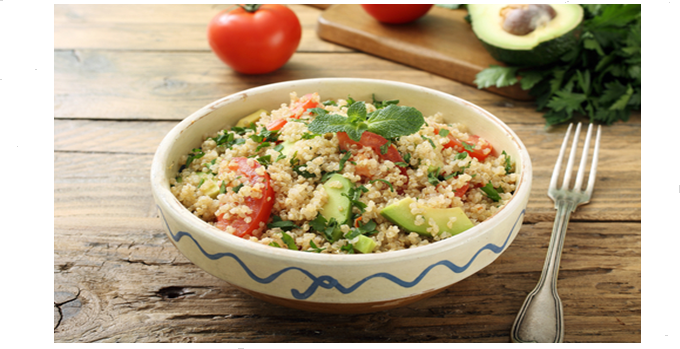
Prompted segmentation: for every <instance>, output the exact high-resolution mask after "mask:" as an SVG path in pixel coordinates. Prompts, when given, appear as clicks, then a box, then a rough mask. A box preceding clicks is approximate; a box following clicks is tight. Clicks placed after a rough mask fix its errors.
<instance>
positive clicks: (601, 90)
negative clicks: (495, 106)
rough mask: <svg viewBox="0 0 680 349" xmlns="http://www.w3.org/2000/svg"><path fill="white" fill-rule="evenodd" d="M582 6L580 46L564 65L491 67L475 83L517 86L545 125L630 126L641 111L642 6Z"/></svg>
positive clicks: (479, 85) (561, 62) (482, 86)
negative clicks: (578, 120) (581, 119)
mask: <svg viewBox="0 0 680 349" xmlns="http://www.w3.org/2000/svg"><path fill="white" fill-rule="evenodd" d="M581 6H582V7H583V9H584V18H583V22H582V23H581V28H582V30H581V33H580V35H579V42H578V43H577V44H576V45H574V47H573V48H572V49H571V50H570V51H569V52H567V53H566V54H564V55H563V56H562V57H561V59H560V60H558V61H557V62H555V63H552V64H549V65H547V66H540V67H521V66H507V67H501V66H498V65H491V66H490V67H489V68H486V69H484V70H482V71H481V72H479V74H477V76H476V79H475V84H477V86H478V87H479V88H487V87H491V86H496V87H504V86H511V85H516V84H519V85H520V87H521V88H522V89H523V90H529V94H531V95H532V96H534V97H536V106H537V110H539V111H541V110H542V111H544V114H543V118H545V120H546V126H550V125H555V124H560V123H564V122H567V121H569V120H571V119H572V118H573V116H574V114H577V115H578V114H581V115H584V116H587V117H588V118H590V122H600V123H604V124H607V125H611V124H612V123H614V122H616V121H618V120H623V121H627V120H628V118H629V117H630V114H631V112H632V111H637V110H640V109H641V107H642V68H641V67H642V5H640V4H587V5H585V4H584V5H581ZM518 76H519V78H518Z"/></svg>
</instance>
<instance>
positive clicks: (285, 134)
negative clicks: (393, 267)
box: [170, 92, 519, 254]
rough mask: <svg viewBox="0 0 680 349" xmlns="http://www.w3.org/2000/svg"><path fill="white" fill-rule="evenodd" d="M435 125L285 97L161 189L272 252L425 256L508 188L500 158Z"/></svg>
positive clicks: (480, 217) (503, 198) (380, 106)
mask: <svg viewBox="0 0 680 349" xmlns="http://www.w3.org/2000/svg"><path fill="white" fill-rule="evenodd" d="M282 102H283V101H282ZM443 113H446V111H445V110H444V111H440V112H438V113H436V114H434V115H429V116H424V115H422V113H421V112H420V111H418V110H417V109H416V108H414V107H412V106H402V105H400V104H399V101H398V100H376V98H375V95H374V96H373V98H372V99H371V100H370V101H369V100H367V101H355V100H354V99H353V98H351V95H348V97H347V98H346V99H337V100H323V99H322V98H321V96H319V95H318V94H317V93H311V94H307V95H304V96H298V95H297V94H296V93H294V92H293V93H291V94H290V101H289V102H288V103H282V104H281V107H280V108H278V109H275V110H272V111H265V110H258V111H256V112H254V113H252V114H250V115H247V116H245V117H243V118H242V119H241V120H240V121H239V122H238V123H237V124H236V125H235V126H233V127H229V128H228V129H225V130H221V131H219V132H216V133H214V134H211V135H206V137H205V138H204V140H203V142H202V143H201V144H200V146H199V147H197V148H195V149H193V150H192V151H191V152H190V153H188V154H186V155H184V156H182V157H181V158H180V159H178V161H179V163H180V164H181V166H180V168H179V171H178V173H177V175H176V177H175V178H172V179H171V180H170V189H171V191H172V193H173V194H174V195H175V197H176V198H177V199H178V200H179V201H180V202H181V203H182V204H183V205H184V206H185V207H186V208H187V209H188V210H189V211H191V212H192V213H193V214H194V215H196V216H197V217H199V218H201V219H202V220H204V221H205V222H207V223H208V224H211V225H214V226H215V227H217V228H219V229H220V230H222V231H224V234H232V235H235V236H237V237H240V238H244V239H248V240H250V241H252V242H255V243H260V244H264V245H268V246H271V247H272V248H284V249H292V250H298V251H305V252H311V253H333V254H352V253H383V252H389V251H395V250H401V249H408V248H415V247H418V246H423V245H427V244H431V243H434V242H437V241H439V240H443V239H446V238H449V237H451V236H454V235H456V234H459V233H461V232H463V231H465V230H467V229H469V228H471V227H473V226H475V225H477V224H479V223H481V222H483V221H485V220H486V219H489V217H491V216H493V215H494V214H495V213H496V212H498V211H499V210H501V209H502V208H503V206H504V205H505V204H506V203H507V202H508V201H509V200H510V198H511V197H512V195H513V192H514V191H515V187H516V185H517V181H518V179H519V176H518V174H517V173H516V171H515V163H514V161H513V159H512V158H511V157H510V156H509V155H508V154H506V152H505V151H503V150H502V149H494V148H493V146H492V144H491V143H490V142H489V141H487V140H485V139H483V138H481V137H479V136H477V135H475V134H472V133H470V132H469V131H468V129H467V127H466V126H465V125H463V124H460V123H453V124H451V123H446V122H445V121H444V117H443V115H444V114H443ZM452 116H453V117H455V115H452Z"/></svg>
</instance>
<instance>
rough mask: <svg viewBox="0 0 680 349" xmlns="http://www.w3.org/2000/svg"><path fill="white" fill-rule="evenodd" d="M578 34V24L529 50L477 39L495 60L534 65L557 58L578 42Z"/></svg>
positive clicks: (512, 63)
mask: <svg viewBox="0 0 680 349" xmlns="http://www.w3.org/2000/svg"><path fill="white" fill-rule="evenodd" d="M580 34H581V26H578V27H576V28H575V29H572V30H571V31H570V32H568V33H566V34H564V35H562V36H560V37H557V38H554V39H552V40H549V41H544V42H542V43H540V44H538V45H537V46H536V47H534V48H533V49H531V50H508V49H504V48H500V47H496V46H493V45H491V44H488V43H486V42H485V41H484V40H482V39H479V38H478V39H479V41H480V42H481V43H482V46H484V48H485V49H486V50H487V51H488V52H489V54H491V57H493V58H494V59H495V60H497V61H500V62H503V63H506V64H510V65H514V66H520V67H536V66H541V65H547V64H550V63H553V62H556V61H557V60H559V59H560V57H562V56H563V55H564V54H566V53H567V52H569V50H571V49H572V48H574V47H575V46H576V45H577V44H578V41H579V36H580Z"/></svg>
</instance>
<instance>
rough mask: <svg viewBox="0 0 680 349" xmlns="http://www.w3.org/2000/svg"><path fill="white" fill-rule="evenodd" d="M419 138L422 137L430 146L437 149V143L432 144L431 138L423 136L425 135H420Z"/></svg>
mask: <svg viewBox="0 0 680 349" xmlns="http://www.w3.org/2000/svg"><path fill="white" fill-rule="evenodd" d="M420 138H422V139H424V140H426V141H428V142H430V145H431V146H432V149H437V145H436V144H434V141H433V140H431V139H429V138H427V137H425V136H420Z"/></svg>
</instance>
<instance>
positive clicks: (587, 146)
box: [549, 123, 601, 196]
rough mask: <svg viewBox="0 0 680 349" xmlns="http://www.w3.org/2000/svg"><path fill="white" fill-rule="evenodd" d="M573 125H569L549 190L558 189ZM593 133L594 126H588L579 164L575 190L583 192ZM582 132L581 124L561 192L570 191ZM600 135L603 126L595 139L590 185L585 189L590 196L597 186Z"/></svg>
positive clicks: (598, 129) (572, 147) (577, 129)
mask: <svg viewBox="0 0 680 349" xmlns="http://www.w3.org/2000/svg"><path fill="white" fill-rule="evenodd" d="M572 126H573V124H569V127H568V128H567V133H566V134H565V135H564V141H562V147H561V148H560V154H559V156H558V157H557V163H556V164H555V169H554V170H553V174H552V177H551V178H550V187H549V189H557V180H558V178H559V176H560V169H561V166H562V161H563V159H564V153H565V152H566V149H567V143H568V140H569V135H570V133H571V129H572ZM592 131H593V124H590V125H589V126H588V133H587V134H586V139H585V143H584V144H583V153H582V155H581V162H580V164H579V168H578V173H577V174H576V181H575V183H574V187H573V188H574V190H576V191H581V190H582V186H583V178H584V175H585V171H586V165H587V162H588V150H589V149H590V139H591V134H592ZM580 132H581V123H578V125H576V131H575V133H574V140H573V142H572V145H571V151H570V153H569V159H568V160H567V168H566V170H565V172H564V178H563V180H562V187H561V188H560V189H561V190H568V189H569V184H570V182H571V173H572V170H573V166H574V159H575V157H576V149H577V148H578V141H579V134H580ZM600 133H601V126H599V125H598V126H597V136H596V137H595V148H594V149H593V160H592V163H591V165H590V174H589V176H588V185H587V187H586V189H585V194H587V195H588V196H590V195H591V194H592V192H593V187H594V186H595V175H596V174H597V156H598V152H599V150H600Z"/></svg>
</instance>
